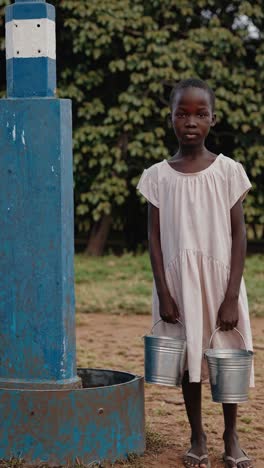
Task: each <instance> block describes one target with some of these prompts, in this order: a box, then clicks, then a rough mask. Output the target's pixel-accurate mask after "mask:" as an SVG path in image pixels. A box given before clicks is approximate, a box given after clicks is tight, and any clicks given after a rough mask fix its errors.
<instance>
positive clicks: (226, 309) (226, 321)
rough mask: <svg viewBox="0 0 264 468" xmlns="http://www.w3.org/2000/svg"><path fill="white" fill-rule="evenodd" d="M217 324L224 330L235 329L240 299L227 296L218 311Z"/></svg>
mask: <svg viewBox="0 0 264 468" xmlns="http://www.w3.org/2000/svg"><path fill="white" fill-rule="evenodd" d="M216 324H217V326H218V327H220V329H221V330H222V331H228V330H233V328H234V327H236V326H237V324H238V299H237V298H229V297H225V299H224V301H223V302H222V304H221V306H220V309H219V311H218V317H217V323H216Z"/></svg>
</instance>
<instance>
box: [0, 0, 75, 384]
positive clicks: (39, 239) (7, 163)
mask: <svg viewBox="0 0 264 468" xmlns="http://www.w3.org/2000/svg"><path fill="white" fill-rule="evenodd" d="M6 58H7V99H2V100H0V132H1V138H0V180H1V189H0V219H1V229H0V387H1V388H27V387H29V388H51V389H54V388H55V389H56V388H74V387H76V386H78V385H79V378H78V377H77V373H76V363H75V362H76V356H75V314H74V273H73V180H72V137H71V135H72V130H71V102H70V101H69V100H66V99H56V98H55V97H54V94H55V89H56V52H55V9H54V7H53V6H52V5H49V4H48V3H46V2H45V1H42V0H31V1H25V0H17V1H16V2H15V3H14V4H13V5H10V6H8V7H7V8H6Z"/></svg>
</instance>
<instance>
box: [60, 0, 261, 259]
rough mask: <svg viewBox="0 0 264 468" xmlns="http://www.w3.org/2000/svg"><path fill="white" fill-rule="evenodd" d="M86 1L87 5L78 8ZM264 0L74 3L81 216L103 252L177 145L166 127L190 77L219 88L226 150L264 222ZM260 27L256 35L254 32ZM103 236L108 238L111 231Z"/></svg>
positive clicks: (72, 80) (71, 82)
mask: <svg viewBox="0 0 264 468" xmlns="http://www.w3.org/2000/svg"><path fill="white" fill-rule="evenodd" d="M77 5H78V7H77ZM261 5H262V2H261V0H259V1H256V2H254V4H252V3H251V2H248V1H241V0H237V1H236V0H235V1H233V2H231V3H230V2H229V1H223V0H221V1H215V0H213V1H212V0H211V1H210V0H209V1H205V0H199V1H197V2H188V1H184V0H182V1H178V0H177V1H175V0H151V1H149V2H143V1H142V0H136V1H135V0H134V1H133V2H132V0H119V1H118V2H112V1H111V0H106V1H104V2H100V1H99V2H98V1H95V0H90V1H89V2H83V1H71V0H65V1H64V2H63V6H62V7H61V8H62V10H63V11H64V14H66V16H67V18H66V19H65V23H64V24H65V27H66V28H67V29H68V30H69V31H70V35H71V38H72V50H73V57H72V65H73V66H72V67H71V68H69V67H68V68H66V67H65V69H64V71H63V73H62V81H61V85H62V86H63V92H64V93H65V94H66V95H70V96H71V97H72V98H73V99H74V100H75V102H76V117H75V118H76V120H75V122H76V130H75V180H76V188H77V193H76V209H77V222H78V225H79V228H80V229H83V230H87V231H89V232H90V243H88V252H89V253H95V254H97V253H101V252H102V250H103V243H104V241H105V239H106V237H107V231H108V230H109V229H110V223H111V222H112V223H113V226H114V227H116V228H117V227H120V226H121V227H122V226H123V225H124V219H125V215H126V214H125V210H126V206H127V201H128V198H129V197H131V194H132V197H134V200H135V201H134V203H135V204H136V203H137V202H136V195H135V186H136V184H137V181H138V177H139V174H140V173H141V172H142V169H143V168H144V167H146V166H148V165H150V164H152V163H154V162H156V161H159V160H160V159H162V158H166V157H167V156H168V154H169V153H170V152H172V151H173V146H174V145H175V143H174V141H173V140H172V135H171V132H170V131H169V130H168V129H167V128H166V117H167V114H168V96H169V93H170V90H171V87H172V85H173V83H174V82H175V81H177V80H179V79H182V78H186V77H189V76H197V75H198V76H199V77H201V78H203V79H206V80H207V81H208V82H209V84H210V85H211V86H212V87H213V88H214V89H215V90H216V96H217V113H218V122H219V123H218V125H217V127H216V128H215V130H214V133H213V134H212V138H211V145H212V144H213V147H214V149H215V150H216V151H219V150H220V151H223V152H225V153H226V154H228V155H230V156H233V157H235V158H236V159H237V160H239V161H241V162H242V163H243V164H244V165H245V166H246V169H247V171H248V172H249V174H250V176H251V179H252V181H253V187H254V189H256V188H257V189H258V190H255V191H254V192H252V193H251V194H250V195H249V197H248V204H247V208H246V214H247V220H248V222H249V223H251V224H252V225H253V226H255V224H258V223H260V221H263V220H262V218H261V209H260V206H261V203H262V200H263V185H262V184H263V182H262V181H261V177H260V176H261V170H262V168H263V165H264V160H263V158H262V157H261V156H262V153H263V149H264V148H263V133H264V129H263V127H261V122H263V113H264V107H263V104H262V98H263V95H262V84H261V81H262V80H261V77H262V78H263V43H262V42H261V33H260V31H262V30H263V11H262V8H261ZM249 26H251V30H252V28H253V26H254V27H255V28H256V29H255V31H254V35H253V34H252V33H251V35H250V33H249ZM102 232H103V233H104V235H102Z"/></svg>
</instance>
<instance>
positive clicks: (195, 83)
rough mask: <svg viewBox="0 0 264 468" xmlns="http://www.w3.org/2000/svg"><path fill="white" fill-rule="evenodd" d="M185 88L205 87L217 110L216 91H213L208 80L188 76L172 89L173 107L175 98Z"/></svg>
mask: <svg viewBox="0 0 264 468" xmlns="http://www.w3.org/2000/svg"><path fill="white" fill-rule="evenodd" d="M185 88H200V89H204V90H205V91H206V92H207V93H208V94H209V97H210V102H211V107H212V111H213V112H214V110H215V93H214V92H213V90H212V88H210V86H209V85H208V84H207V83H206V81H203V80H200V79H199V78H188V79H186V80H181V81H179V83H177V84H176V85H175V86H174V87H173V88H172V90H171V93H170V108H171V109H172V106H173V103H174V99H175V96H176V94H177V93H178V91H180V90H182V89H185Z"/></svg>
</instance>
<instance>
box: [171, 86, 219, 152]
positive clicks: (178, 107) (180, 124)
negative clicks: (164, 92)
mask: <svg viewBox="0 0 264 468" xmlns="http://www.w3.org/2000/svg"><path fill="white" fill-rule="evenodd" d="M171 118H172V126H173V129H174V132H175V134H176V136H177V139H178V141H179V143H180V144H181V146H196V145H199V144H203V142H204V140H205V139H206V137H207V135H208V133H209V131H210V128H211V127H213V126H214V125H215V120H216V119H215V114H214V113H213V111H212V104H211V101H210V95H209V93H208V92H207V91H206V90H204V89H201V88H194V87H190V88H185V89H182V90H179V91H178V92H177V93H176V96H175V98H174V102H173V105H172V113H171Z"/></svg>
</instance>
